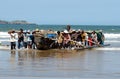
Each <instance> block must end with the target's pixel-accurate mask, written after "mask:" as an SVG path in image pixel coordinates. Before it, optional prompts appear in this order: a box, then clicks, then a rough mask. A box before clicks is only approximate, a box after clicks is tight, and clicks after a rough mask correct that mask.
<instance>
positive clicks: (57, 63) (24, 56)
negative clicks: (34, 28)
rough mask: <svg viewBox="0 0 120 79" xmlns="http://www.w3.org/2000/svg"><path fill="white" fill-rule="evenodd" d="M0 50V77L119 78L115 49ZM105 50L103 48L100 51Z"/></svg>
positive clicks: (119, 64) (119, 69)
mask: <svg viewBox="0 0 120 79" xmlns="http://www.w3.org/2000/svg"><path fill="white" fill-rule="evenodd" d="M110 48H113V47H111V46H109V47H104V48H95V49H91V50H81V51H69V50H66V51H60V50H45V51H14V52H13V51H10V50H0V64H1V65H2V66H0V77H6V76H7V77H43V78H44V77H49V78H76V77H78V78H103V77H104V78H115V77H116V78H119V77H120V68H119V67H120V62H119V61H118V60H120V57H119V56H120V53H119V50H109V49H110ZM104 49H106V50H104Z"/></svg>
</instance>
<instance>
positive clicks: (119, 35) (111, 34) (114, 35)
mask: <svg viewBox="0 0 120 79" xmlns="http://www.w3.org/2000/svg"><path fill="white" fill-rule="evenodd" d="M104 35H105V38H120V33H119V34H114V33H105V34H104Z"/></svg>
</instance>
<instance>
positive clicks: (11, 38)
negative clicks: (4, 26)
mask: <svg viewBox="0 0 120 79" xmlns="http://www.w3.org/2000/svg"><path fill="white" fill-rule="evenodd" d="M15 37H16V34H15V33H11V34H10V42H15V41H16V39H15Z"/></svg>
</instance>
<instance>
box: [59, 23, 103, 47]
mask: <svg viewBox="0 0 120 79" xmlns="http://www.w3.org/2000/svg"><path fill="white" fill-rule="evenodd" d="M57 33H58V36H57V43H58V44H59V46H60V47H63V48H68V47H86V46H93V45H104V40H105V37H104V34H103V33H102V30H99V31H97V32H96V31H92V32H89V31H88V32H85V31H84V30H80V29H79V30H78V31H75V30H71V27H70V25H68V26H67V29H66V30H64V31H63V32H60V31H58V32H57Z"/></svg>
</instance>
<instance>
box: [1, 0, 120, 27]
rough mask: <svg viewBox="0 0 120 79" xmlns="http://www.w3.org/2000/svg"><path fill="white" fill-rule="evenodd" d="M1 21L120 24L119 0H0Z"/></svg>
mask: <svg viewBox="0 0 120 79" xmlns="http://www.w3.org/2000/svg"><path fill="white" fill-rule="evenodd" d="M0 20H6V21H13V20H26V21H28V22H32V23H37V24H74V25H78V24H79V25H120V0H0Z"/></svg>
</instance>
